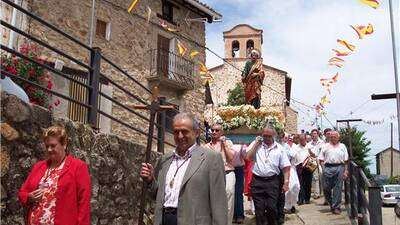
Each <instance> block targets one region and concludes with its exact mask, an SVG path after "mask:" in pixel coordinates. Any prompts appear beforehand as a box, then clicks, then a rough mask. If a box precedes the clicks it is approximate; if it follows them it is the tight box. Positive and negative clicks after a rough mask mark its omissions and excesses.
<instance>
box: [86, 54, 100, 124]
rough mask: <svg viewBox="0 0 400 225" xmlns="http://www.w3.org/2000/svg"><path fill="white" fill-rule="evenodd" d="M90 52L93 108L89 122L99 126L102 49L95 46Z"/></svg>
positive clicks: (90, 96)
mask: <svg viewBox="0 0 400 225" xmlns="http://www.w3.org/2000/svg"><path fill="white" fill-rule="evenodd" d="M90 54H91V57H90V67H91V68H92V70H91V71H90V73H89V79H90V80H89V84H90V87H91V90H90V91H89V105H90V106H91V108H90V109H89V114H88V122H89V124H90V125H91V126H92V127H93V128H98V124H97V113H98V110H99V108H98V107H99V86H100V61H101V49H100V48H94V49H93V50H92V51H91V53H90Z"/></svg>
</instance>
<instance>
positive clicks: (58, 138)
mask: <svg viewBox="0 0 400 225" xmlns="http://www.w3.org/2000/svg"><path fill="white" fill-rule="evenodd" d="M209 131H210V134H211V136H210V138H211V140H210V141H209V142H207V143H206V144H199V143H198V141H196V140H197V139H198V137H199V135H200V129H199V125H198V123H197V122H196V121H195V119H194V118H193V117H192V116H191V115H190V114H187V113H179V114H177V115H176V116H175V117H174V120H173V132H174V140H175V144H176V149H175V151H173V152H169V153H166V154H164V155H163V156H162V157H161V158H160V159H159V160H158V162H157V163H156V164H155V165H154V166H153V165H151V164H150V163H142V167H141V171H140V176H141V177H142V179H143V181H144V182H146V183H147V187H148V190H149V192H150V193H151V195H152V196H153V197H154V198H155V199H156V203H155V210H154V219H153V222H154V223H153V224H155V225H194V224H197V225H210V224H212V225H230V224H232V223H233V222H234V223H239V224H240V223H243V222H244V218H245V213H244V196H246V198H247V200H249V201H251V205H252V212H253V213H254V214H255V217H256V223H257V225H266V224H267V225H276V224H283V223H284V214H285V213H294V212H295V211H296V205H302V204H309V203H310V199H311V197H314V198H319V197H321V195H322V194H323V195H324V198H325V200H326V204H327V205H329V206H330V208H331V211H332V213H334V214H340V204H341V199H342V198H341V194H342V184H343V179H346V177H347V175H348V171H347V161H348V154H347V149H346V146H345V145H343V144H341V143H339V133H338V132H337V131H332V130H330V129H326V130H324V134H323V136H322V135H321V134H320V132H319V130H316V129H314V130H312V131H311V132H310V134H308V133H306V132H305V133H301V134H292V135H287V134H285V133H284V132H278V134H277V133H276V131H275V130H274V129H273V128H272V127H265V128H264V129H263V130H262V132H261V133H260V135H259V136H257V137H256V138H255V140H254V141H252V142H251V143H250V144H249V145H238V144H236V145H235V144H233V143H232V141H231V140H228V139H227V138H226V137H225V136H224V131H223V129H222V125H221V124H213V125H212V126H211V127H210V130H209ZM43 141H44V144H45V148H46V153H47V158H46V159H45V160H42V161H39V162H38V163H36V164H35V165H34V166H33V169H32V171H31V173H30V174H29V176H28V177H27V179H26V180H25V182H24V184H23V186H22V187H21V188H20V191H19V199H20V201H21V203H22V204H23V205H24V206H26V207H27V209H28V210H27V212H28V213H27V217H26V218H27V224H32V225H37V224H40V225H54V224H60V225H64V224H65V225H71V224H78V225H88V224H90V194H91V184H90V175H89V170H88V167H87V165H86V164H85V163H84V162H83V161H81V160H79V159H76V158H74V157H73V156H72V155H70V154H68V152H67V150H66V149H67V148H66V146H67V144H68V135H67V134H66V131H65V129H64V128H62V127H60V126H52V127H50V128H48V129H47V130H46V131H45V132H44V136H43ZM312 183H314V185H313V186H314V189H313V193H311V191H312V189H311V187H312Z"/></svg>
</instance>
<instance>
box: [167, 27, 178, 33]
mask: <svg viewBox="0 0 400 225" xmlns="http://www.w3.org/2000/svg"><path fill="white" fill-rule="evenodd" d="M167 31H169V32H177V31H178V30H177V29H175V28H171V27H167Z"/></svg>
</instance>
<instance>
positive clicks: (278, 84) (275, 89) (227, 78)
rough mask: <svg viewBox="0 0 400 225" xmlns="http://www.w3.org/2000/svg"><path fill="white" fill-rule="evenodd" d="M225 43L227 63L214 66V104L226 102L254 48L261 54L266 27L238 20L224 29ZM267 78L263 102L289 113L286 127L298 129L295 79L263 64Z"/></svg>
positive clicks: (266, 105) (263, 89)
mask: <svg viewBox="0 0 400 225" xmlns="http://www.w3.org/2000/svg"><path fill="white" fill-rule="evenodd" d="M223 37H224V46H225V60H226V62H224V64H222V65H219V66H216V67H214V68H211V69H210V70H209V71H210V73H211V74H212V75H213V77H214V82H213V83H212V84H211V85H210V88H211V93H212V97H213V101H214V103H215V104H217V105H220V104H226V102H227V98H228V94H227V92H228V91H229V90H231V89H233V88H234V87H235V85H236V83H238V82H241V70H242V69H243V68H244V65H245V63H246V61H247V60H248V55H249V52H250V51H251V49H253V48H254V49H258V50H260V52H261V57H262V51H261V50H262V44H263V31H262V30H259V29H256V28H254V27H252V26H250V25H247V24H239V25H236V26H235V27H233V28H232V29H231V30H228V31H225V32H223ZM264 71H265V79H264V82H263V86H262V94H261V106H265V107H270V108H275V109H278V110H279V111H282V112H283V113H284V114H285V116H286V129H285V130H286V131H287V132H289V133H295V132H297V112H296V111H295V110H293V109H292V108H291V107H290V95H291V85H292V79H291V78H290V77H289V76H288V74H287V72H285V71H283V70H280V69H277V68H274V67H272V66H269V65H266V64H264Z"/></svg>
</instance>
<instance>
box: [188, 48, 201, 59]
mask: <svg viewBox="0 0 400 225" xmlns="http://www.w3.org/2000/svg"><path fill="white" fill-rule="evenodd" d="M198 54H199V52H198V51H195V50H193V51H192V52H190V58H192V59H193V58H194V57H195V56H196V55H198Z"/></svg>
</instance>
